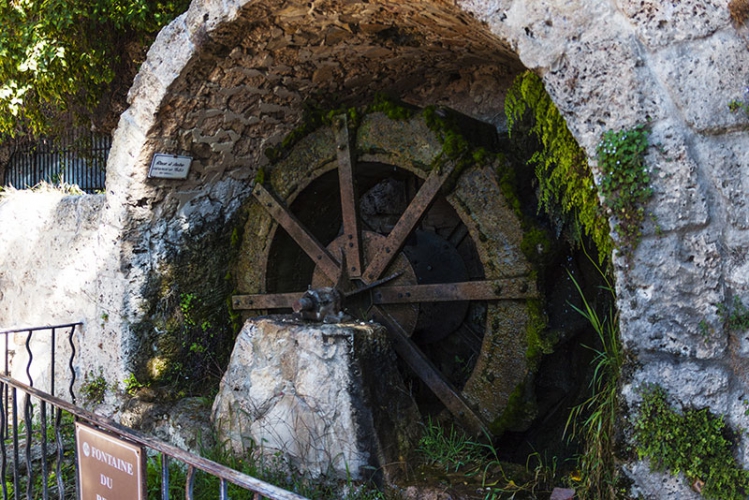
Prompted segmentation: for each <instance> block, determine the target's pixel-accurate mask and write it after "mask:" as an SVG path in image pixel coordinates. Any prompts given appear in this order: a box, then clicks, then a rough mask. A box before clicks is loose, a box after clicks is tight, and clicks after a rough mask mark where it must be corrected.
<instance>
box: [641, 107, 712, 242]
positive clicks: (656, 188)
mask: <svg viewBox="0 0 749 500" xmlns="http://www.w3.org/2000/svg"><path fill="white" fill-rule="evenodd" d="M650 144H651V147H650V148H649V149H648V153H647V157H646V163H647V165H649V169H650V170H651V172H650V178H651V187H652V188H653V193H654V195H655V202H653V203H651V204H650V205H651V206H652V207H653V208H652V214H653V215H654V216H655V221H654V223H655V225H656V227H657V228H659V229H660V230H661V231H674V230H677V229H683V228H685V227H690V226H691V227H695V226H703V225H705V224H706V223H707V222H708V219H709V214H708V206H707V195H706V193H705V188H704V186H703V185H702V184H701V183H700V182H699V178H698V173H697V171H698V168H697V163H696V162H695V160H694V159H693V158H692V155H691V154H690V152H689V150H688V148H687V144H686V141H685V137H684V135H683V131H682V130H680V129H679V127H678V126H676V125H675V124H674V123H672V122H671V121H661V122H658V123H656V124H655V125H654V126H653V128H652V133H651V135H650Z"/></svg>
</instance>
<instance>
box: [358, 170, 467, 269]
mask: <svg viewBox="0 0 749 500" xmlns="http://www.w3.org/2000/svg"><path fill="white" fill-rule="evenodd" d="M454 169H455V163H454V162H448V163H446V164H445V165H442V168H435V169H434V170H433V171H432V173H431V174H430V175H429V177H427V180H426V181H424V184H423V185H422V186H421V189H419V192H418V193H416V196H414V198H413V200H411V203H410V204H409V205H408V207H407V208H406V211H405V212H403V215H401V217H400V219H398V222H397V223H396V224H395V227H394V228H393V230H392V231H390V234H389V235H388V237H387V239H386V240H385V241H384V242H383V243H382V245H381V246H380V248H379V249H378V251H377V252H376V253H375V256H374V258H373V259H372V261H371V262H370V263H369V265H368V266H367V269H366V270H365V271H364V274H363V276H364V277H365V278H366V280H367V281H372V280H376V279H378V278H379V277H380V276H381V275H382V273H383V272H385V269H387V267H388V266H389V265H390V263H391V262H392V260H393V259H394V258H395V256H396V255H397V254H398V252H400V249H401V247H403V244H404V243H405V241H406V238H408V235H409V234H411V231H413V229H414V227H416V224H418V223H419V221H420V220H421V219H422V217H424V214H425V213H426V211H427V209H428V208H429V206H430V205H431V204H432V202H433V201H434V198H435V197H436V196H437V194H438V193H439V191H440V189H441V188H442V185H443V184H444V183H445V181H446V180H447V179H448V178H449V177H450V174H451V173H452V171H453V170H454Z"/></svg>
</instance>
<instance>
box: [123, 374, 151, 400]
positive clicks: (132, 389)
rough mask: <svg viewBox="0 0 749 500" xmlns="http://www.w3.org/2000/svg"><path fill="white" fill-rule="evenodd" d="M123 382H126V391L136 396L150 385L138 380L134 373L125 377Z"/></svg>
mask: <svg viewBox="0 0 749 500" xmlns="http://www.w3.org/2000/svg"><path fill="white" fill-rule="evenodd" d="M122 383H123V384H125V392H126V393H128V394H129V395H130V396H135V394H136V393H137V392H138V391H139V390H140V389H143V388H145V387H147V386H148V384H144V383H143V382H140V381H138V379H137V378H136V377H135V374H134V373H131V374H130V375H128V376H127V377H125V380H123V381H122Z"/></svg>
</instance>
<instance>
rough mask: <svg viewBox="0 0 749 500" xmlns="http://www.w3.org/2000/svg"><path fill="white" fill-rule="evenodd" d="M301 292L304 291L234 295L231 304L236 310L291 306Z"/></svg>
mask: <svg viewBox="0 0 749 500" xmlns="http://www.w3.org/2000/svg"><path fill="white" fill-rule="evenodd" d="M303 294H304V292H290V293H271V294H266V293H258V294H253V295H234V296H233V297H232V298H231V300H232V302H231V306H232V308H233V309H234V310H236V311H239V310H258V309H282V308H291V305H292V304H293V303H294V301H295V300H297V299H299V297H301V296H302V295H303Z"/></svg>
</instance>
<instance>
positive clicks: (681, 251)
mask: <svg viewBox="0 0 749 500" xmlns="http://www.w3.org/2000/svg"><path fill="white" fill-rule="evenodd" d="M719 249H720V244H719V240H718V237H717V236H716V235H715V234H712V233H711V232H710V231H707V230H706V231H702V232H695V233H688V234H686V235H668V236H662V237H655V238H649V239H646V240H644V241H643V242H642V243H641V244H640V246H639V247H638V248H637V251H636V252H635V257H634V261H633V265H632V267H631V268H630V269H629V270H627V271H626V279H620V280H617V284H618V286H617V298H618V306H619V311H620V320H621V338H622V342H624V344H625V346H626V347H627V348H628V349H630V350H633V351H634V352H661V353H665V352H667V353H671V354H676V355H679V356H685V357H696V358H700V359H705V358H716V357H720V356H722V354H723V353H724V352H725V349H726V346H727V337H726V335H725V334H724V332H723V328H722V323H721V321H720V318H718V316H717V314H716V308H715V305H716V304H719V303H721V302H722V301H723V289H722V286H721V280H720V276H721V266H722V263H723V259H722V256H721V253H720V250H719Z"/></svg>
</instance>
